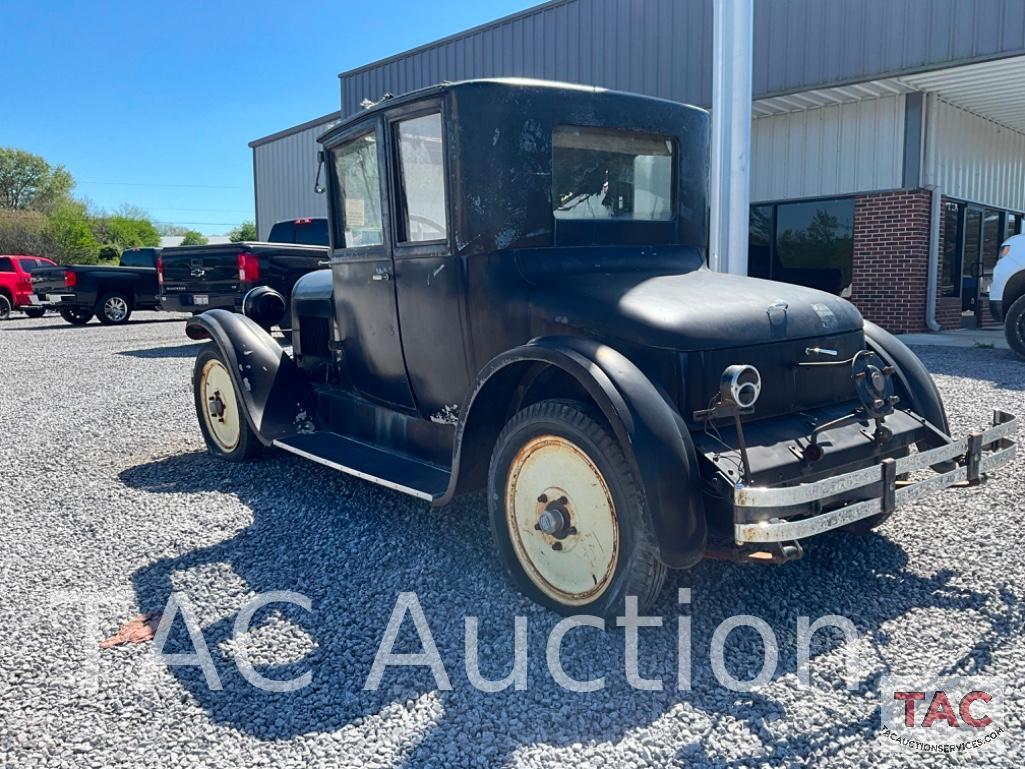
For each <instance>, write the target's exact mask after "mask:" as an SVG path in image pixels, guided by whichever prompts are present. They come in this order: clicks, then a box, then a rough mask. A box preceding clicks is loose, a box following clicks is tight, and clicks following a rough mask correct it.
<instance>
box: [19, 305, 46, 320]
mask: <svg viewBox="0 0 1025 769" xmlns="http://www.w3.org/2000/svg"><path fill="white" fill-rule="evenodd" d="M22 312H24V313H25V314H26V315H28V316H29V317H30V318H41V317H43V316H44V315H46V308H45V307H26V308H24V309H23V310H22Z"/></svg>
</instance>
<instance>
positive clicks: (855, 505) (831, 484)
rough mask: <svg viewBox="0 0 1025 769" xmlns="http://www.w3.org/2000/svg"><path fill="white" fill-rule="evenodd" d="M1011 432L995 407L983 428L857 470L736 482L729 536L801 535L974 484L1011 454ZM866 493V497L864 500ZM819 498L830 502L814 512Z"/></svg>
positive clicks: (1013, 427)
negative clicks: (921, 473)
mask: <svg viewBox="0 0 1025 769" xmlns="http://www.w3.org/2000/svg"><path fill="white" fill-rule="evenodd" d="M1017 431H1018V421H1017V418H1016V417H1015V416H1014V415H1013V414H1009V413H1007V412H1005V411H1000V410H995V411H994V412H993V426H992V427H990V428H988V429H986V430H983V431H980V432H973V433H971V434H969V435H966V436H963V437H961V438H958V439H955V440H952V441H951V442H950V443H948V444H945V445H943V446H939V447H937V448H934V449H928V450H927V451H920V452H917V453H914V454H909V455H908V456H906V457H900V458H897V459H884V460H883V461H882V462H880V463H878V464H875V465H872V466H871V467H866V468H863V469H861V470H855V471H853V472H849V473H844V474H843V475H837V476H834V477H832V478H825V479H823V480H820V481H815V482H813V483H803V484H798V485H795V486H781V487H754V486H745V485H744V484H743V483H740V484H737V486H736V487H735V488H734V492H733V509H734V538H735V540H736V542H737V544H738V545H746V544H752V543H771V542H790V541H795V540H799V539H804V538H806V537H810V536H814V535H815V534H821V533H822V532H825V531H829V530H831V529H836V528H839V527H841V526H846V525H847V524H850V523H853V522H855V521H859V520H861V519H863V518H869V517H871V516H874V515H889V514H890V513H892V512H893V510H894V508H896V507H897V506H898V505H902V504H905V503H907V502H912V501H914V500H916V499H920V498H921V497H924V496H926V495H928V494H932V493H933V492H936V491H939V490H941V489H944V488H946V487H948V486H952V485H954V484H956V483H962V482H966V481H967V482H968V483H978V482H980V481H981V480H982V479H983V478H984V476H985V475H986V473H988V472H990V471H991V470H994V469H996V468H998V467H1001V466H1003V465H1005V464H1007V463H1008V462H1010V461H1011V460H1012V459H1014V457H1015V456H1016V455H1017V449H1018V444H1017V442H1016V441H1015V440H1013V439H1012V437H1011V436H1015V435H1016V434H1017ZM951 461H953V462H956V465H957V466H956V467H955V468H954V469H952V470H947V471H945V472H939V473H938V474H937V475H935V476H932V477H930V478H925V479H923V480H920V481H913V482H908V483H904V482H902V481H899V480H898V478H899V477H900V476H901V475H903V474H905V473H910V472H914V471H916V470H924V469H926V468H929V467H934V466H936V465H943V464H946V463H949V462H951ZM873 487H875V488H873ZM866 493H871V494H872V498H871V499H865V495H866ZM853 498H857V501H855V499H853ZM824 502H828V504H829V505H830V506H834V505H835V507H832V509H830V510H828V511H825V512H820V510H821V508H822V507H823V506H824V505H823V503H824ZM754 511H766V512H771V514H772V517H771V518H769V519H768V520H763V521H758V522H746V521H745V520H744V519H746V518H749V517H750V516H749V513H751V512H754ZM788 518H792V520H787V519H788Z"/></svg>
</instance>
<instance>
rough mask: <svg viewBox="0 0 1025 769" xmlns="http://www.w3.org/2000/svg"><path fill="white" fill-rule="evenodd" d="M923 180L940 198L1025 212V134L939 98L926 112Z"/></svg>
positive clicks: (930, 104) (931, 103)
mask: <svg viewBox="0 0 1025 769" xmlns="http://www.w3.org/2000/svg"><path fill="white" fill-rule="evenodd" d="M926 132H927V135H929V139H928V142H929V147H930V150H929V156H928V157H927V160H926V180H927V181H931V183H934V184H938V185H939V186H940V187H941V188H942V189H943V194H945V195H950V196H951V197H955V198H962V199H964V200H968V201H971V202H974V203H985V204H987V205H991V206H995V207H997V208H1009V209H1012V210H1014V211H1025V134H1023V133H1020V132H1018V131H1014V130H1012V129H1010V128H1007V127H1005V126H1002V125H1000V124H999V123H994V122H993V121H992V120H987V119H985V118H982V117H979V116H978V115H975V114H972V113H971V112H968V111H967V110H963V109H961V108H960V107H955V106H954V105H952V104H948V103H947V102H945V101H943V100H942V99H936V100H935V101H932V102H930V103H929V109H928V110H927V112H926Z"/></svg>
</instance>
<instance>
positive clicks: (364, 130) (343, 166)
mask: <svg viewBox="0 0 1025 769" xmlns="http://www.w3.org/2000/svg"><path fill="white" fill-rule="evenodd" d="M384 147H385V141H384V128H383V126H382V124H381V120H380V118H371V119H368V120H366V121H364V122H362V123H359V124H357V125H355V126H353V127H352V129H351V130H349V131H346V132H345V133H344V134H342V135H341V136H340V137H339V139H338V140H337V143H336V141H335V140H332V143H331V146H330V147H328V148H327V165H328V171H329V173H330V174H331V201H330V205H331V208H332V222H333V223H334V227H335V230H334V243H333V246H334V247H333V249H332V251H331V260H330V261H331V270H332V274H333V291H334V302H335V317H336V318H337V319H338V326H339V333H340V336H341V342H342V348H343V351H344V354H345V366H346V369H347V371H348V373H349V375H350V377H351V378H352V382H353V384H354V385H355V387H356V389H357V390H359V391H360V392H361V393H363V394H364V395H366V396H367V397H369V398H372V399H374V400H378V401H382V402H384V403H386V404H388V405H390V406H392V407H394V408H397V409H400V410H409V411H412V410H415V408H416V404H415V402H414V400H413V394H412V391H411V390H410V387H409V378H408V376H407V374H406V365H405V359H404V357H403V352H402V335H401V332H400V329H399V318H398V311H397V307H396V299H395V280H394V276H395V269H394V262H393V259H392V255H391V242H390V241H391V236H390V234H389V209H388V205H387V200H388V175H387V170H386V159H387V158H386V152H385V149H384Z"/></svg>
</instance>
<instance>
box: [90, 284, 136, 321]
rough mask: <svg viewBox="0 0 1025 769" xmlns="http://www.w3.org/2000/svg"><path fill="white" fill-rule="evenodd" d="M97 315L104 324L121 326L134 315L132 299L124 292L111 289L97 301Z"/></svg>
mask: <svg viewBox="0 0 1025 769" xmlns="http://www.w3.org/2000/svg"><path fill="white" fill-rule="evenodd" d="M96 317H97V318H99V321H100V323H102V324H103V325H104V326H120V325H121V324H122V323H127V322H128V319H129V318H130V317H132V300H131V299H129V298H128V297H127V296H125V295H124V294H122V293H119V292H117V291H111V292H110V293H107V294H104V295H103V296H101V297H100V300H99V301H98V302H97V303H96Z"/></svg>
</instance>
